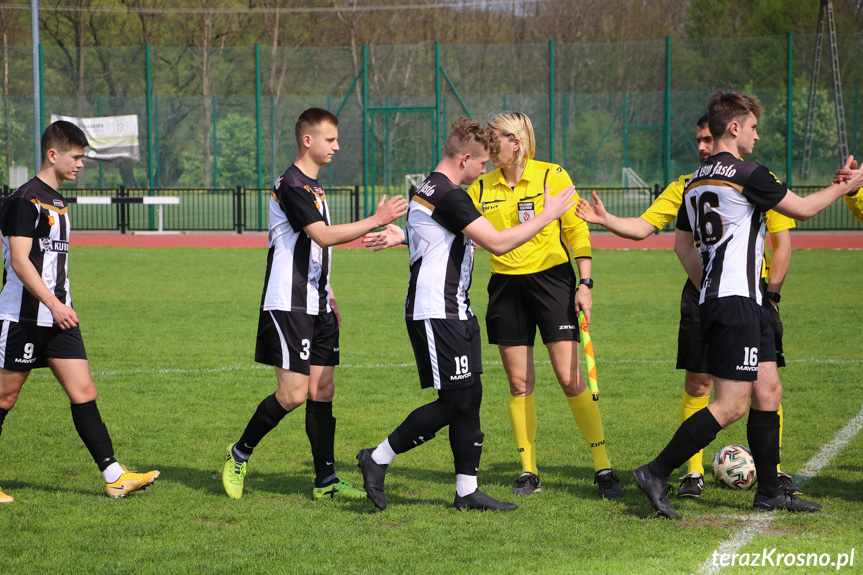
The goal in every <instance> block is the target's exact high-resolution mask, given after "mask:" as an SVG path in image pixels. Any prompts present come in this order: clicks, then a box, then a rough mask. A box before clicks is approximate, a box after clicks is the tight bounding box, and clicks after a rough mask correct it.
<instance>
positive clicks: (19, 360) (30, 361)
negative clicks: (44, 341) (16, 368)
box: [15, 357, 36, 363]
mask: <svg viewBox="0 0 863 575" xmlns="http://www.w3.org/2000/svg"><path fill="white" fill-rule="evenodd" d="M34 361H36V358H35V357H31V358H30V359H24V358H21V357H16V358H15V363H33V362H34Z"/></svg>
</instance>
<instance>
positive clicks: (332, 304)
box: [330, 292, 342, 329]
mask: <svg viewBox="0 0 863 575" xmlns="http://www.w3.org/2000/svg"><path fill="white" fill-rule="evenodd" d="M330 307H331V308H333V313H334V314H336V321H337V322H338V326H339V329H342V314H340V313H339V306H337V305H336V296H334V295H333V292H330Z"/></svg>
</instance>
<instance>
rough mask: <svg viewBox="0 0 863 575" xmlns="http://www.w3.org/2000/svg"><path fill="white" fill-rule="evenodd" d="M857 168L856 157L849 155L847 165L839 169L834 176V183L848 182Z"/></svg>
mask: <svg viewBox="0 0 863 575" xmlns="http://www.w3.org/2000/svg"><path fill="white" fill-rule="evenodd" d="M856 169H857V160H855V159H854V156H848V159H847V160H846V161H845V165H844V166H842V167H841V168H840V169H839V170H837V171H836V174H835V175H834V176H833V183H834V184H841V183H842V182H847V181H848V180H850V179H851V177H852V175H853V173H854V171H855V170H856Z"/></svg>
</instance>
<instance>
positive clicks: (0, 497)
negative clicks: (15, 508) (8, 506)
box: [0, 489, 15, 503]
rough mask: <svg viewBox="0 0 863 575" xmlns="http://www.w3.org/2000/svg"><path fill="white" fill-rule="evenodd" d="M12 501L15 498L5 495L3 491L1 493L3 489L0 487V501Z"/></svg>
mask: <svg viewBox="0 0 863 575" xmlns="http://www.w3.org/2000/svg"><path fill="white" fill-rule="evenodd" d="M13 501H15V500H14V499H12V497H10V496H8V495H6V494H5V493H3V490H2V489H0V503H12V502H13Z"/></svg>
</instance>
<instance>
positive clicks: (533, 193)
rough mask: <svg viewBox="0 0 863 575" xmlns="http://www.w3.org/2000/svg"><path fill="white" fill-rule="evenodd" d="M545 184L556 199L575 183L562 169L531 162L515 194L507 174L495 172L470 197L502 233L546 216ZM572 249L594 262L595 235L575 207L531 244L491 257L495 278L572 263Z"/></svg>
mask: <svg viewBox="0 0 863 575" xmlns="http://www.w3.org/2000/svg"><path fill="white" fill-rule="evenodd" d="M545 184H548V186H549V189H550V190H551V195H553V196H554V195H556V194H558V193H560V191H561V190H563V189H564V188H566V187H567V186H569V185H572V180H571V179H570V178H569V174H567V173H566V170H564V169H563V168H561V167H560V166H558V165H557V164H550V163H547V162H538V161H536V160H528V161H527V164H526V165H525V167H524V173H523V174H522V175H521V179H520V180H519V181H518V182H517V183H516V185H515V188H510V187H509V185H507V183H506V178H505V177H504V175H503V171H502V170H501V169H496V170H494V171H492V172H490V173H488V174H485V175H483V176H480V178H479V179H478V180H477V181H475V182H474V183H473V185H472V186H471V187H470V188H468V190H467V193H468V195H469V196H470V197H471V199H472V200H473V203H474V205H475V206H476V209H477V210H479V212H480V213H481V214H482V215H483V216H485V218H486V219H487V220H488V221H490V222H491V223H492V225H493V226H494V227H495V229H496V230H498V231H502V230H505V229H507V228H511V227H513V226H517V225H519V223H521V222H523V221H527V220H528V219H530V218H532V217H535V216H536V215H537V214H539V213H540V212H542V208H543V194H544V192H545ZM576 199H578V196H577V195H576ZM567 243H569V245H571V246H572V255H573V257H576V258H585V257H590V253H591V252H590V233H589V232H588V230H587V224H586V223H585V222H584V220H582V219H580V218H579V217H578V216H576V215H575V207H573V208H571V209H569V210H568V211H567V212H566V213H565V214H564V215H563V217H562V218H560V219H558V220H557V221H555V222H552V223H551V224H549V225H547V226H545V228H543V229H542V231H541V232H540V233H539V234H537V235H536V236H535V237H534V238H533V239H531V240H530V241H528V242H527V243H526V244H524V245H522V246H520V247H518V248H516V249H514V250H512V251H511V252H508V253H506V254H504V255H502V256H495V255H490V258H491V273H493V274H507V275H525V274H532V273H536V272H541V271H543V270H547V269H549V268H552V267H554V266H556V265H560V264H562V263H565V262H568V261H570V258H569V250H568V249H567V247H566V244H567Z"/></svg>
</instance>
